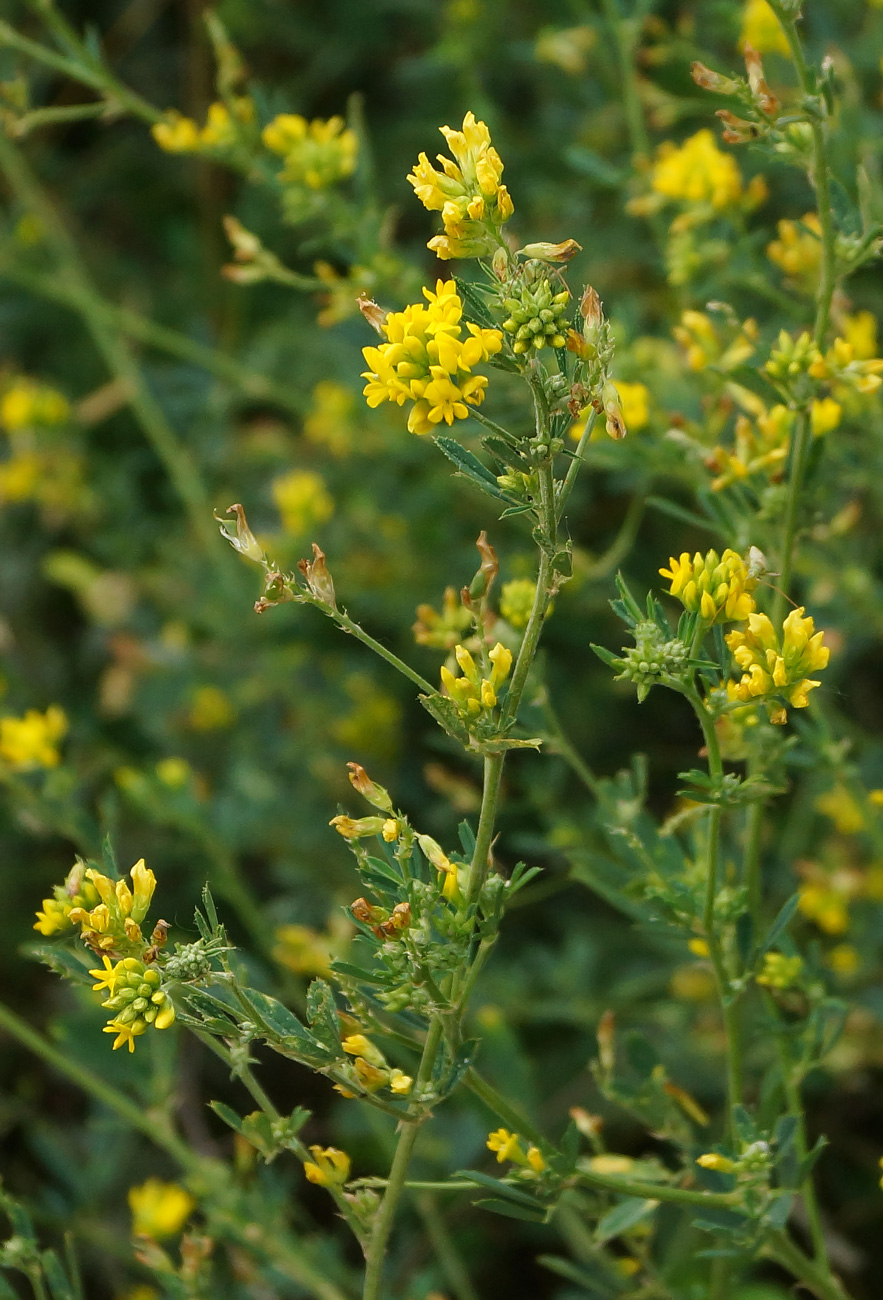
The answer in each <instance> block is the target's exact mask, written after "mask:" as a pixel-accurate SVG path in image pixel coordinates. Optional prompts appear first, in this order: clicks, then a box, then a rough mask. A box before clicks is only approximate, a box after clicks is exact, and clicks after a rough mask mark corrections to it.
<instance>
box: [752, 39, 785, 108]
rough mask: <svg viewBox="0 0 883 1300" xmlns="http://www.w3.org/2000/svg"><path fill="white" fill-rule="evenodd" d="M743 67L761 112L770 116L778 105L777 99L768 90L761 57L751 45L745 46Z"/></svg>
mask: <svg viewBox="0 0 883 1300" xmlns="http://www.w3.org/2000/svg"><path fill="white" fill-rule="evenodd" d="M745 68H746V70H747V72H748V84H749V86H750V87H751V93H752V94H753V95H754V98H755V99H756V100H757V103H758V106H759V108H760V110H761V112H763V113H766V114H767V116H772V114H773V113H775V112H776V110H777V109H778V107H779V101H778V99H777V98H776V96H775V95H774V94H773V92H772V91H771V90H770V88H769V85H768V84H767V80H766V78H765V77H764V75H763V59H762V58H761V56H760V53H759V51H758V50H756V49H754V47H753V46H752V45H746V46H745Z"/></svg>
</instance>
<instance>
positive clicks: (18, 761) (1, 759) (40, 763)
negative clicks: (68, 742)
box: [0, 704, 67, 772]
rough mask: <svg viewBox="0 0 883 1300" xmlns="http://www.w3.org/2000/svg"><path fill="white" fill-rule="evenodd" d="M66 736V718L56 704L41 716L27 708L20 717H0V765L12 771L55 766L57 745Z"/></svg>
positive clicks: (57, 753)
mask: <svg viewBox="0 0 883 1300" xmlns="http://www.w3.org/2000/svg"><path fill="white" fill-rule="evenodd" d="M66 733H67V717H66V715H65V713H64V710H63V709H61V708H59V706H58V705H57V704H50V706H49V708H48V709H47V710H46V712H45V713H40V711H39V710H38V709H28V711H27V713H25V715H24V717H22V718H13V717H6V718H0V766H6V767H9V768H11V769H12V770H13V771H14V772H30V771H33V770H34V769H35V768H41V767H57V766H58V764H59V762H60V761H61V755H60V754H59V752H58V742H59V741H60V740H62V739H63V737H64V736H65V735H66Z"/></svg>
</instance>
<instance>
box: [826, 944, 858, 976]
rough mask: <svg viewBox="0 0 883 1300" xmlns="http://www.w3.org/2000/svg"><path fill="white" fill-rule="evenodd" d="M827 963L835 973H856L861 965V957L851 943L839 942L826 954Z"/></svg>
mask: <svg viewBox="0 0 883 1300" xmlns="http://www.w3.org/2000/svg"><path fill="white" fill-rule="evenodd" d="M825 964H826V965H827V966H828V968H829V970H832V971H833V972H834V973H835V975H854V974H855V972H856V971H857V970H858V968H859V966H860V965H861V957H860V956H859V954H858V951H857V949H855V948H853V946H852V944H851V943H838V944H835V945H834V947H833V948H832V949H831V951H830V952H829V953H828V954H827V955H826V957H825Z"/></svg>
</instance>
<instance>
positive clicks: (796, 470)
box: [771, 0, 837, 622]
mask: <svg viewBox="0 0 883 1300" xmlns="http://www.w3.org/2000/svg"><path fill="white" fill-rule="evenodd" d="M771 8H772V9H773V12H774V13H775V15H776V17H777V19H778V20H779V24H780V26H781V28H782V31H783V32H784V34H785V39H786V40H787V42H788V48H789V50H790V51H791V58H792V60H793V62H794V70H795V73H796V75H797V80H798V82H799V84H800V88H801V90H802V91H803V93H804V95H805V96H806V97H807V99H808V100H812V101H813V106H814V107H815V108H816V109H817V110H818V112H821V111H823V107H824V104H823V101H822V99H821V97H820V96H819V95H818V94H817V91H816V86H815V84H814V78H813V74H812V72H811V71H810V68H809V66H808V64H807V62H806V58H805V57H804V53H803V46H802V45H801V42H800V36H799V34H798V31H797V22H796V18H795V15H794V14H792V13H789V12H786V11H785V8H784V6H783V5H782V3H781V0H771ZM807 120H808V122H809V126H810V130H811V132H812V150H813V160H812V167H811V168H810V173H809V178H810V181H811V183H812V185H813V188H814V190H815V194H816V211H817V214H818V218H819V227H820V231H821V240H820V243H821V265H820V268H819V283H818V286H817V288H816V316H815V324H814V327H813V342H814V343H815V345H816V347H817V348H819V349H821V348H822V347H823V346H824V342H825V335H826V333H827V330H828V322H829V320H830V315H831V302H832V299H833V297H834V289H835V287H836V283H837V266H836V252H835V236H836V232H835V229H834V221H833V212H832V208H831V187H830V179H829V176H830V168H829V166H828V156H827V138H826V126H825V123H824V122H823V121H822V120H821V119H820V117H819V116H818V115H817V112H809V113H808V114H807ZM811 441H812V433H811V429H810V417H809V411H808V410H805V411H802V412H801V414H800V419H799V422H798V428H797V435H796V438H795V442H794V449H793V452H792V456H791V469H790V474H789V478H788V498H787V502H786V507H785V523H784V528H783V536H782V557H781V565H782V568H781V577H780V580H779V587H780V590H779V591H777V593H776V599H775V602H774V605H773V610H774V622H781V620H782V616H783V614H784V612H785V606H786V604H787V599H788V596H789V595H790V587H791V581H792V575H793V566H794V552H795V548H796V538H797V518H798V513H799V506H800V494H801V490H802V488H803V480H804V476H805V473H806V463H807V460H808V457H809V448H810V445H811Z"/></svg>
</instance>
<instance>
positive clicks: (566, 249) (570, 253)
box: [518, 239, 583, 262]
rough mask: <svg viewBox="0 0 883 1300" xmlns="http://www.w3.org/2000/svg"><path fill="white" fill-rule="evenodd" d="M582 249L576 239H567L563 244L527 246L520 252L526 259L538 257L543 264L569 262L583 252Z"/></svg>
mask: <svg viewBox="0 0 883 1300" xmlns="http://www.w3.org/2000/svg"><path fill="white" fill-rule="evenodd" d="M582 247H583V246H582V244H578V243H577V242H576V240H575V239H565V240H564V242H563V243H562V244H546V243H540V244H525V246H524V248H520V249H519V250H518V251H519V253H523V255H524V256H525V257H538V258H539V259H540V260H541V261H543V262H569V261H570V260H571V258H573V257H576V255H577V253H581V252H582Z"/></svg>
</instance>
